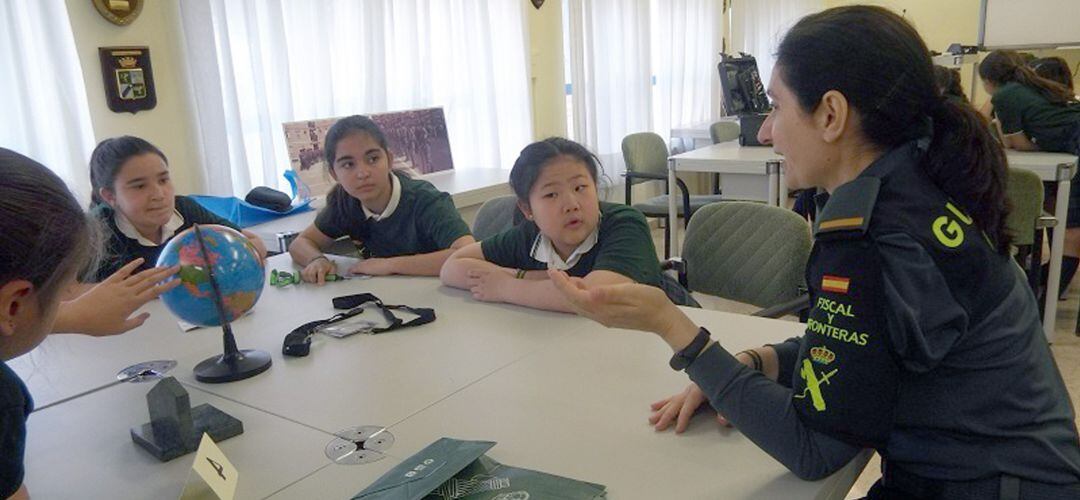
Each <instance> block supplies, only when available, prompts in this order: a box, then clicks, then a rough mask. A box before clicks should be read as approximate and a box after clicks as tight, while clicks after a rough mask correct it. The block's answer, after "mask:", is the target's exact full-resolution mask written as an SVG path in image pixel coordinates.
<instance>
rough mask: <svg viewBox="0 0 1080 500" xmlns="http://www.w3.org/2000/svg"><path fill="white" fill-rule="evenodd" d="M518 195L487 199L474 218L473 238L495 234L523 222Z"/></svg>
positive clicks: (484, 237)
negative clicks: (518, 205) (518, 204)
mask: <svg viewBox="0 0 1080 500" xmlns="http://www.w3.org/2000/svg"><path fill="white" fill-rule="evenodd" d="M520 213H521V211H520V210H518V207H517V196H513V195H511V196H500V197H498V198H492V199H490V200H488V201H485V202H484V204H483V205H480V210H479V211H477V212H476V219H475V220H473V229H472V232H473V238H476V240H477V241H480V240H483V239H486V238H489V237H491V236H495V235H496V234H499V233H501V232H503V231H505V230H507V229H510V228H511V227H514V226H515V225H517V224H518V222H521V219H522V217H521V216H519V215H518V214H520Z"/></svg>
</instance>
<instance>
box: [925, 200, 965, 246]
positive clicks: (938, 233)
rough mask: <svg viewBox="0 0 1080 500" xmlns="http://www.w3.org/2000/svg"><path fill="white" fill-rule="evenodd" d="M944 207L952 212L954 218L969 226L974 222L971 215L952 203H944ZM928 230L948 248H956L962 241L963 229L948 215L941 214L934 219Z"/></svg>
mask: <svg viewBox="0 0 1080 500" xmlns="http://www.w3.org/2000/svg"><path fill="white" fill-rule="evenodd" d="M945 208H946V209H947V210H948V211H949V212H952V214H953V215H954V216H955V217H956V219H959V220H960V222H962V223H964V224H966V225H969V226H970V225H971V223H972V222H974V221H973V220H972V219H971V217H969V216H968V215H967V214H965V213H964V212H962V211H960V209H959V208H956V205H953V204H952V203H946V204H945ZM930 230H931V231H932V232H933V233H934V237H935V238H937V240H938V242H939V243H941V244H942V245H945V246H946V247H948V248H956V247H958V246H960V245H962V244H963V243H964V229H963V228H962V227H960V224H959V223H958V222H957V221H956V220H955V219H953V218H952V217H949V216H948V215H942V216H940V217H938V218H936V219H934V222H933V223H932V224H931V225H930Z"/></svg>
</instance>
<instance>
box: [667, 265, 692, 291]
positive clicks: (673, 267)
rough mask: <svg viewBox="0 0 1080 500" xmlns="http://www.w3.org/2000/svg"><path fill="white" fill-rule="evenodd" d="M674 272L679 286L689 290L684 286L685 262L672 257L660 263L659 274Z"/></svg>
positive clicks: (688, 288)
mask: <svg viewBox="0 0 1080 500" xmlns="http://www.w3.org/2000/svg"><path fill="white" fill-rule="evenodd" d="M672 270H674V271H675V272H676V274H677V278H678V280H679V284H680V285H682V286H683V288H685V289H687V290H690V287H689V286H688V285H687V284H686V261H685V260H682V258H681V257H672V258H670V259H667V260H665V261H663V262H661V263H660V272H665V271H672Z"/></svg>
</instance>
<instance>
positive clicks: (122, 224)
mask: <svg viewBox="0 0 1080 500" xmlns="http://www.w3.org/2000/svg"><path fill="white" fill-rule="evenodd" d="M113 220H114V221H116V228H117V229H119V230H120V232H121V233H123V235H124V236H127V237H128V238H131V239H133V240H135V241H138V242H139V244H140V245H142V246H144V247H157V246H161V244H164V242H166V241H168V240H169V238H172V237H173V235H175V234H176V230H177V229H180V227H181V226H183V225H184V217H183V216H182V215H180V212H177V211H176V209H175V208H174V209H173V214H172V217H170V218H169V222H166V223H165V225H164V226H161V242H162V243H161V244H159V243H154V242H153V241H150V240H148V239H146V237H145V236H143V235H142V234H141V233H139V230H138V229H135V225H134V224H132V223H131V221H129V220H128V218H127V217H124V214H122V213H120V211H119V210H113Z"/></svg>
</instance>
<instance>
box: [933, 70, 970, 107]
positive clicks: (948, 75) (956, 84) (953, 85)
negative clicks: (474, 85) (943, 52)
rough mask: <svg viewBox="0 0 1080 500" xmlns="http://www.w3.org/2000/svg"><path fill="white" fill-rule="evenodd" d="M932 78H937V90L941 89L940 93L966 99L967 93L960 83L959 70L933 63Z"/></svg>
mask: <svg viewBox="0 0 1080 500" xmlns="http://www.w3.org/2000/svg"><path fill="white" fill-rule="evenodd" d="M934 78H935V79H936V80H937V85H938V90H940V91H941V95H943V96H945V97H949V96H952V97H959V98H961V99H963V100H965V101H966V100H967V94H965V93H964V87H963V86H961V85H960V70H958V69H956V68H946V67H945V66H939V65H935V66H934Z"/></svg>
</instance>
